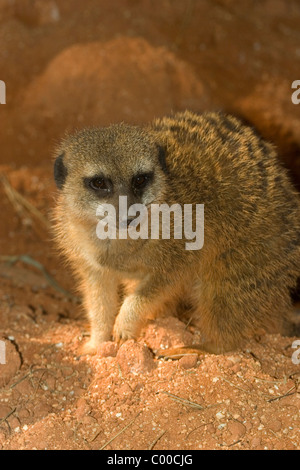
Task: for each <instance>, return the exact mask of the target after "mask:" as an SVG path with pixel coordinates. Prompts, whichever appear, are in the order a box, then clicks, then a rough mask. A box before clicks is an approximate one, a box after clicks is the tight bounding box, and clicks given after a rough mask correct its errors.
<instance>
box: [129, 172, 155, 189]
mask: <svg viewBox="0 0 300 470" xmlns="http://www.w3.org/2000/svg"><path fill="white" fill-rule="evenodd" d="M152 178H153V173H141V174H138V175H135V176H134V177H133V178H132V187H133V189H137V190H140V189H143V188H145V186H147V184H148V183H150V181H151V180H152Z"/></svg>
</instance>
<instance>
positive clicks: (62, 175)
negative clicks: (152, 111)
mask: <svg viewBox="0 0 300 470" xmlns="http://www.w3.org/2000/svg"><path fill="white" fill-rule="evenodd" d="M63 157H64V154H63V153H62V154H61V155H59V157H57V159H56V160H55V162H54V180H55V183H56V186H57V187H58V189H62V187H63V185H64V184H65V181H66V177H67V174H68V170H67V168H66V167H65V165H64V160H63Z"/></svg>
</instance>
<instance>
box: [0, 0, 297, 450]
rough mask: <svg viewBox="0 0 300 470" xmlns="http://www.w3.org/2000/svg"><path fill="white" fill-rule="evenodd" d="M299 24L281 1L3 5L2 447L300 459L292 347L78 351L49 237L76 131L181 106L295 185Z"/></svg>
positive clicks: (177, 329) (186, 334) (281, 341)
mask: <svg viewBox="0 0 300 470" xmlns="http://www.w3.org/2000/svg"><path fill="white" fill-rule="evenodd" d="M299 21H300V6H299V2H297V1H290V2H285V1H284V0H272V1H271V0H263V1H260V2H253V1H250V0H249V1H248V0H245V1H243V2H234V1H233V0H218V1H217V0H210V1H208V0H203V1H200V0H198V1H197V0H187V1H185V2H182V1H180V0H172V1H171V0H161V1H160V2H158V1H157V2H153V1H150V0H141V1H136V0H131V1H129V0H115V1H112V2H107V1H104V0H97V1H96V0H87V1H85V2H82V1H79V0H68V1H62V0H44V1H38V0H22V2H19V1H18V2H17V1H13V0H0V42H1V49H0V79H1V80H4V81H5V83H6V86H7V97H6V98H7V104H5V105H0V148H1V154H0V173H1V175H2V176H1V184H0V210H1V225H0V279H1V283H0V340H2V341H5V344H6V365H4V364H0V448H2V449H102V448H105V449H116V450H117V449H127V450H129V449H131V450H132V449H155V450H159V449H167V450H171V449H174V450H179V449H182V450H183V449H188V450H191V449H297V448H299V447H300V430H299V422H300V419H299V405H300V400H299V398H300V395H299V381H300V365H298V364H296V363H295V362H297V361H294V362H293V361H292V355H293V353H294V357H295V353H296V350H295V349H292V343H293V341H294V340H296V338H284V337H281V336H279V335H272V336H270V335H268V336H262V337H259V338H255V339H253V340H251V341H249V344H247V345H246V347H245V349H244V350H243V351H233V352H231V353H228V354H225V355H219V356H214V355H209V354H207V355H203V356H201V357H197V356H193V355H190V356H186V357H183V358H182V359H180V360H178V361H172V360H163V359H159V358H158V357H157V356H156V354H155V353H156V352H157V350H158V349H160V348H161V347H167V346H168V347H171V346H176V345H184V344H190V343H191V341H194V342H197V338H199V332H198V331H197V330H195V329H194V328H193V327H192V326H187V325H184V324H183V323H181V322H180V321H179V320H177V319H175V318H167V319H163V320H160V321H157V322H155V323H153V324H150V325H149V326H148V327H147V328H146V329H145V330H144V331H143V333H142V335H141V338H140V339H139V341H137V342H134V341H128V342H126V343H125V344H123V345H122V346H121V347H120V348H119V349H118V348H117V346H116V344H114V343H105V344H104V345H103V346H101V347H100V348H99V351H98V353H97V355H95V356H80V355H79V349H80V346H81V345H82V344H83V342H84V341H86V340H87V336H88V334H89V332H88V325H87V323H86V321H85V319H84V315H83V312H82V308H81V306H80V301H79V299H77V293H76V289H75V285H74V281H73V278H72V276H71V274H70V272H69V271H68V269H67V267H66V266H65V265H64V263H63V261H62V259H61V257H60V256H59V254H58V253H57V251H56V248H55V245H54V243H53V241H52V233H51V228H50V214H51V209H52V207H53V204H54V199H55V194H56V190H55V187H54V183H53V177H52V156H53V154H54V149H55V146H56V144H57V142H59V139H60V138H61V137H62V136H63V135H64V133H65V132H66V131H71V130H72V129H74V128H80V127H83V126H85V125H106V124H109V123H111V122H120V121H126V122H130V123H140V124H142V123H145V122H148V121H149V120H151V119H152V118H154V117H157V116H162V115H164V114H168V113H170V112H171V111H175V110H182V109H186V108H188V109H192V110H194V111H202V110H204V109H224V110H227V111H230V112H233V113H235V114H237V115H239V116H241V117H242V118H243V119H245V120H246V121H248V122H249V123H251V124H253V125H255V126H256V127H257V129H258V130H259V131H260V132H261V133H262V135H264V136H265V137H266V138H267V139H269V140H272V141H273V142H274V143H275V144H276V145H277V147H278V152H279V154H280V157H281V159H282V161H283V162H284V164H285V165H286V166H287V167H288V168H289V169H290V174H291V178H292V179H293V181H294V183H295V185H296V186H298V187H299V185H300V152H299V147H300V132H299V129H300V126H299V124H300V105H299V106H297V105H294V104H293V103H292V101H291V94H292V91H293V90H292V89H291V84H292V82H293V81H294V80H296V79H300V77H299V60H300V30H299ZM297 74H298V75H297ZM3 175H5V178H4V177H3ZM35 209H36V210H37V211H35ZM47 274H50V276H51V277H50V278H49V276H47ZM53 279H55V281H56V283H57V284H55V282H54V281H53ZM61 289H65V290H67V291H68V292H70V295H68V294H66V293H65V292H64V291H62V290H61ZM297 357H298V356H296V358H297ZM299 358H300V354H299Z"/></svg>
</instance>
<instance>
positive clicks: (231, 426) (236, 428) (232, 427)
mask: <svg viewBox="0 0 300 470" xmlns="http://www.w3.org/2000/svg"><path fill="white" fill-rule="evenodd" d="M228 430H229V431H230V432H231V436H232V440H233V441H234V442H235V441H238V440H239V439H241V437H243V435H244V434H245V432H246V428H245V426H244V425H243V424H242V423H238V422H237V421H231V422H229V423H228Z"/></svg>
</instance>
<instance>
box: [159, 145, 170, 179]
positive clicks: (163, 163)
mask: <svg viewBox="0 0 300 470" xmlns="http://www.w3.org/2000/svg"><path fill="white" fill-rule="evenodd" d="M157 149H158V161H159V164H160V166H161V169H162V170H163V172H164V173H168V167H167V163H166V155H167V150H166V148H165V147H163V146H162V145H157Z"/></svg>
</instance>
